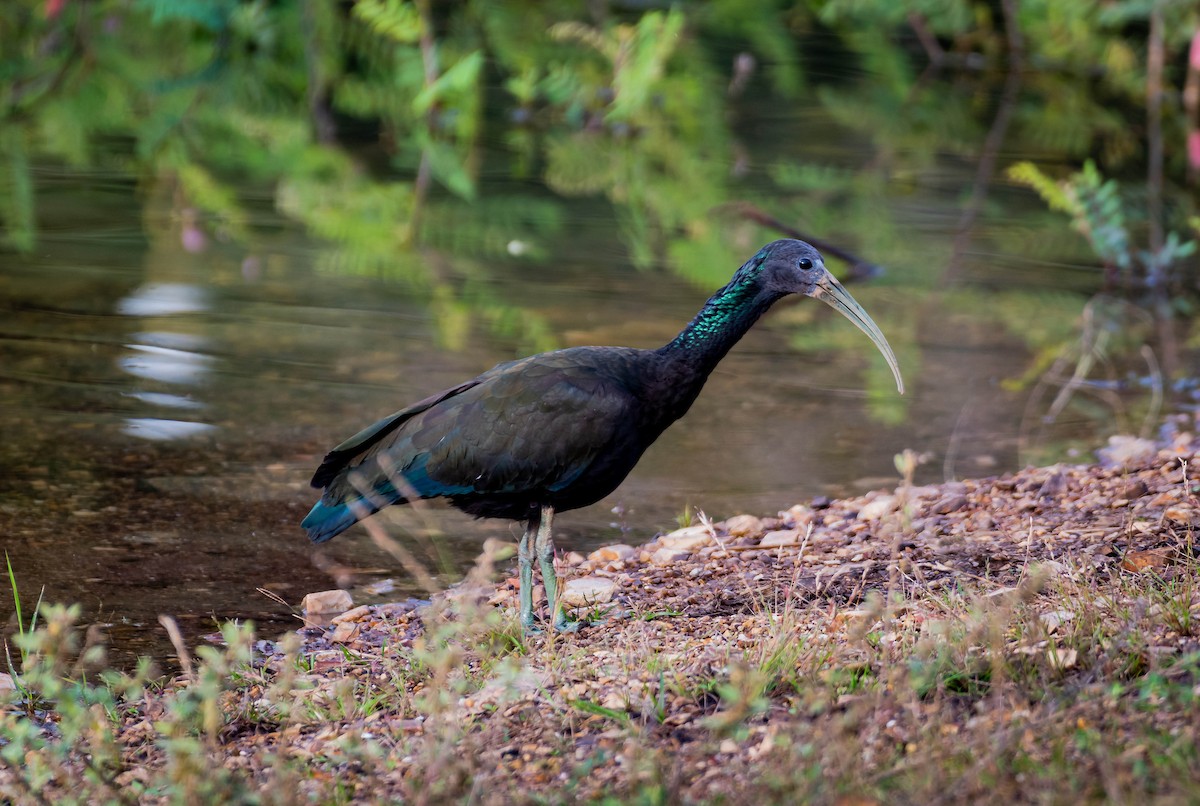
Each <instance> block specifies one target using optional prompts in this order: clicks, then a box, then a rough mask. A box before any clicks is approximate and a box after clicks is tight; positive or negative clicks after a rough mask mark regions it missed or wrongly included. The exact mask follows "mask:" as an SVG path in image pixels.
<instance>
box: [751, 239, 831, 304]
mask: <svg viewBox="0 0 1200 806" xmlns="http://www.w3.org/2000/svg"><path fill="white" fill-rule="evenodd" d="M753 262H755V263H757V264H758V272H757V274H758V282H759V284H760V286H762V287H763V288H765V289H767V290H769V291H775V292H778V293H780V294H804V295H806V296H813V290H814V289H815V288H816V287H817V283H818V282H819V281H820V280H821V279H822V278H823V277H827V276H829V272H828V271H826V269H825V261H824V260H823V259H822V258H821V253H820V252H818V251H817V250H816V249H815V248H814V247H813V246H811V245H810V244H806V243H805V242H804V241H793V240H782V241H772V242H771V243H769V244H767V245H766V246H764V247H763V248H762V249H760V250H759V251H758V254H757V255H755V256H754V260H753Z"/></svg>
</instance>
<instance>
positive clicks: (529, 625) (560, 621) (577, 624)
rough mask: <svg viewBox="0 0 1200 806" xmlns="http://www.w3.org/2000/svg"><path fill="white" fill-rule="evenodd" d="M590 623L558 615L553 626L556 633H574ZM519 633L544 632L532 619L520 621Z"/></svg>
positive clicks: (534, 633)
mask: <svg viewBox="0 0 1200 806" xmlns="http://www.w3.org/2000/svg"><path fill="white" fill-rule="evenodd" d="M590 623H591V622H589V621H587V620H586V619H581V620H576V619H572V618H567V617H566V616H565V615H560V616H559V617H558V618H556V619H554V625H553V626H554V631H555V632H556V633H575V632H579V631H580V630H581V629H582V628H583V626H584V625H585V624H590ZM521 631H522V632H523V633H525V634H526V635H541V634H542V633H544V632H545V630H543V629H542V628H541V627H539V626H538V625H537V622H536V621H534V620H533V619H528V620H526V619H521Z"/></svg>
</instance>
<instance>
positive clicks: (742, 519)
mask: <svg viewBox="0 0 1200 806" xmlns="http://www.w3.org/2000/svg"><path fill="white" fill-rule="evenodd" d="M725 531H727V532H729V534H731V535H732V536H734V537H747V536H753V535H760V534H762V531H763V523H762V520H761V519H760V518H756V517H754V516H753V515H734V516H733V517H732V518H730V519H729V520H727V521H725Z"/></svg>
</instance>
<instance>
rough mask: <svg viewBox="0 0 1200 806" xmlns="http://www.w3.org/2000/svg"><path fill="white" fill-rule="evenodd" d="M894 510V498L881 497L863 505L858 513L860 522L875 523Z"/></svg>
mask: <svg viewBox="0 0 1200 806" xmlns="http://www.w3.org/2000/svg"><path fill="white" fill-rule="evenodd" d="M895 509H896V496H894V495H881V496H879V497H878V498H876V499H875V500H874V501H870V502H868V503H866V504H863V507H862V509H860V510H859V511H858V519H859V520H860V521H877V520H879V519H880V518H882V517H883V516H884V515H889V514H891V513H892V512H894V511H895Z"/></svg>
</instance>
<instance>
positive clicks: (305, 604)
mask: <svg viewBox="0 0 1200 806" xmlns="http://www.w3.org/2000/svg"><path fill="white" fill-rule="evenodd" d="M352 607H354V599H352V598H351V597H350V592H349V591H344V590H341V589H336V590H329V591H318V592H317V593H310V594H308V595H307V596H305V597H304V601H302V602H301V603H300V609H301V610H303V611H304V612H305V613H306V614H320V615H330V614H333V613H344V612H346V611H347V610H349V609H350V608H352Z"/></svg>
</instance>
